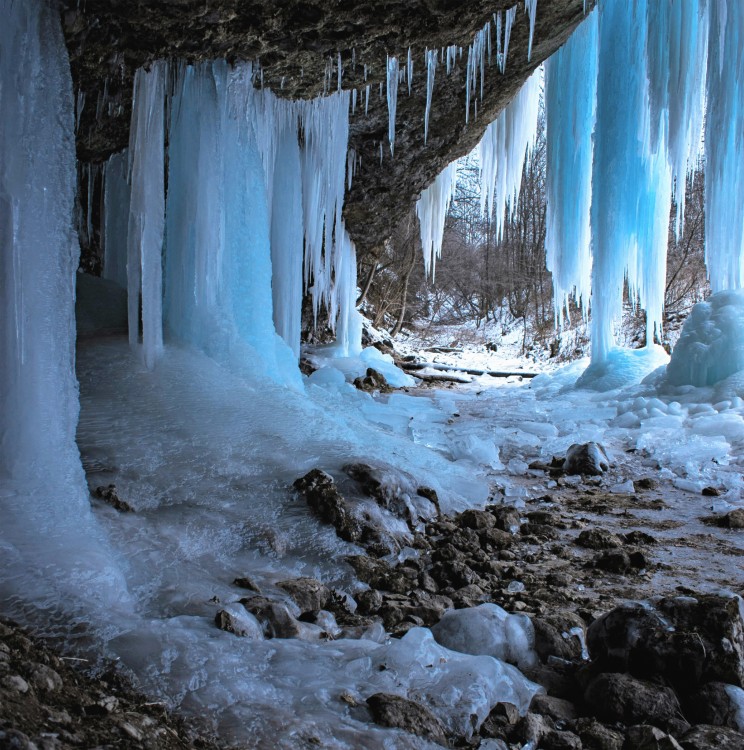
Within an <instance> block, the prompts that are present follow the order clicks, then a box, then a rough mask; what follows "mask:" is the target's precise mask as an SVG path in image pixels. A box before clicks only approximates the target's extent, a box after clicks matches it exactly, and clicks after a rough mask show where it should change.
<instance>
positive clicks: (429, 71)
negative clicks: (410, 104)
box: [424, 50, 437, 144]
mask: <svg viewBox="0 0 744 750" xmlns="http://www.w3.org/2000/svg"><path fill="white" fill-rule="evenodd" d="M424 57H425V59H426V112H425V113H424V144H426V142H427V140H428V139H429V114H430V113H431V99H432V96H433V94H434V75H435V74H436V70H437V53H436V50H426V54H425V55H424Z"/></svg>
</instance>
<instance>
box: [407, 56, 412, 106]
mask: <svg viewBox="0 0 744 750" xmlns="http://www.w3.org/2000/svg"><path fill="white" fill-rule="evenodd" d="M406 79H407V83H408V96H410V95H411V86H412V85H413V57H412V56H411V48H410V47H409V48H408V62H407V63H406Z"/></svg>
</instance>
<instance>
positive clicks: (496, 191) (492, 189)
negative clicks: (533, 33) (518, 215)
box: [478, 68, 542, 238]
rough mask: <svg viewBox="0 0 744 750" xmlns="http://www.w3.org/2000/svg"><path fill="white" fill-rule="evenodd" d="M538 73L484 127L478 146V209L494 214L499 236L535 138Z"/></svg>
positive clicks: (539, 70) (538, 88) (519, 184)
mask: <svg viewBox="0 0 744 750" xmlns="http://www.w3.org/2000/svg"><path fill="white" fill-rule="evenodd" d="M541 76H542V70H541V69H540V68H538V70H537V71H535V72H534V73H533V74H532V75H531V76H530V78H528V79H527V81H526V82H525V84H524V85H523V86H522V88H521V89H520V91H519V93H518V94H517V96H516V97H515V98H514V99H513V100H512V101H511V103H510V104H509V105H508V106H507V107H506V108H505V109H504V110H503V111H502V112H501V114H500V115H499V116H498V117H497V118H496V120H494V121H493V122H492V123H491V124H490V125H489V126H488V128H486V132H485V133H484V134H483V139H482V140H481V142H480V144H479V145H478V153H479V158H480V183H481V191H480V199H481V211H482V212H483V213H485V212H486V210H487V211H488V214H489V215H494V218H495V222H496V233H497V236H498V237H499V238H500V237H501V236H502V233H503V228H504V221H505V215H506V209H507V206H512V207H513V206H515V204H516V199H517V197H518V195H519V189H520V187H521V183H522V170H523V168H524V162H525V159H526V156H527V151H528V149H531V148H532V147H533V146H534V143H535V139H536V138H537V125H538V115H539V110H540V81H541ZM494 212H495V214H494Z"/></svg>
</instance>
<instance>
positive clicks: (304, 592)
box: [277, 578, 331, 612]
mask: <svg viewBox="0 0 744 750" xmlns="http://www.w3.org/2000/svg"><path fill="white" fill-rule="evenodd" d="M277 586H278V587H279V588H280V589H283V590H284V591H286V592H287V593H288V594H289V595H290V597H291V598H292V600H293V601H294V603H295V604H296V605H297V606H298V607H299V608H300V611H301V612H313V611H316V610H319V609H323V608H324V607H325V606H326V604H327V603H328V598H329V597H330V595H331V592H330V591H329V590H328V587H327V586H325V585H324V584H322V583H321V582H320V581H318V580H316V579H315V578H294V579H292V580H289V581H280V582H279V583H277Z"/></svg>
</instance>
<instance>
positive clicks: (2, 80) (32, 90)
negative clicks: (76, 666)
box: [0, 0, 126, 636]
mask: <svg viewBox="0 0 744 750" xmlns="http://www.w3.org/2000/svg"><path fill="white" fill-rule="evenodd" d="M0 14H1V15H2V19H3V23H2V26H0V113H2V115H1V116H2V126H1V127H0V290H1V291H0V498H1V500H0V505H1V506H2V521H0V570H1V571H2V575H0V602H2V606H3V614H4V615H7V616H11V617H14V618H16V619H19V620H23V622H25V623H26V624H31V623H32V624H34V625H35V626H36V627H37V628H38V629H39V631H40V632H42V633H46V634H50V635H51V634H53V635H57V636H61V635H63V632H61V631H64V635H69V631H68V628H69V629H70V630H72V629H74V627H75V624H76V623H85V627H86V628H87V626H88V623H91V622H92V623H94V627H96V626H98V625H100V624H101V623H104V622H106V621H109V622H110V619H116V621H117V623H118V624H119V625H120V623H121V622H122V621H123V619H124V617H125V613H124V612H121V611H119V609H118V606H117V605H118V604H119V603H120V602H122V601H124V600H125V597H126V589H125V585H124V584H123V582H122V579H121V578H120V577H119V575H118V573H117V571H116V569H115V567H114V566H115V565H116V556H115V555H112V553H111V549H110V546H109V545H108V543H107V541H106V540H105V539H104V535H103V533H102V532H101V530H100V528H99V527H98V525H97V523H96V519H95V517H94V515H93V511H92V508H91V504H90V494H89V490H88V487H87V484H86V481H85V475H84V472H83V468H82V466H81V463H80V454H79V452H78V448H77V445H76V443H75V430H76V426H77V421H78V411H79V401H78V386H77V380H76V378H75V307H74V305H75V279H76V269H77V265H78V257H79V253H80V249H79V245H78V240H77V237H76V235H75V231H74V228H73V204H74V200H75V179H76V178H75V171H76V170H75V119H74V107H73V93H72V77H71V75H70V64H69V60H68V57H67V51H66V49H65V42H64V36H63V34H62V28H61V25H60V16H59V12H58V9H57V7H56V5H54V4H53V3H48V2H46V1H45V0H23V2H19V1H18V0H0ZM61 611H62V612H63V614H60V612H61ZM109 618H110V619H109ZM114 627H117V626H114Z"/></svg>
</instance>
